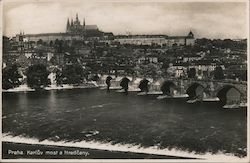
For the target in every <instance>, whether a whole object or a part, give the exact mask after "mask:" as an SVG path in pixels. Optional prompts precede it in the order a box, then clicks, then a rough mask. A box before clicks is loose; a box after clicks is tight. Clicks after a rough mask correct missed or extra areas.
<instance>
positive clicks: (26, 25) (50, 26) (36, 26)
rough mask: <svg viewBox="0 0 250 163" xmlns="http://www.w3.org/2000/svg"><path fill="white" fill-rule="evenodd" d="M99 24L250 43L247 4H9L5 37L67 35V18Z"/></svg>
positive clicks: (56, 0)
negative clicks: (191, 32) (77, 18)
mask: <svg viewBox="0 0 250 163" xmlns="http://www.w3.org/2000/svg"><path fill="white" fill-rule="evenodd" d="M76 13H78V15H79V19H80V21H81V23H82V22H83V19H84V18H85V21H86V24H88V25H90V24H96V25H97V26H98V27H99V29H100V30H101V31H104V32H113V33H114V34H127V33H128V32H129V33H131V34H166V35H170V36H174V35H177V36H180V35H187V34H188V33H189V31H190V30H192V31H193V33H194V34H195V37H197V38H203V37H205V38H212V39H218V38H220V39H225V38H231V39H241V38H247V30H248V27H247V18H248V17H247V14H248V13H247V2H246V1H245V2H243V1H241V2H240V1H239V2H173V1H172V2H167V1H160V2H157V1H156V2H152V1H151V2H150V1H145V2H143V1H137V2H133V1H124V0H123V1H119V0H118V1H107V0H103V1H91V2H87V1H82V0H81V1H80V0H72V1H66V0H37V1H35V0H22V2H20V0H19V1H18V0H7V1H4V5H3V16H4V19H3V25H4V26H3V34H4V35H6V36H8V37H12V36H15V35H16V34H18V33H20V31H24V32H25V33H26V34H27V33H29V34H36V33H59V32H65V31H66V23H67V18H70V19H71V18H73V19H75V14H76Z"/></svg>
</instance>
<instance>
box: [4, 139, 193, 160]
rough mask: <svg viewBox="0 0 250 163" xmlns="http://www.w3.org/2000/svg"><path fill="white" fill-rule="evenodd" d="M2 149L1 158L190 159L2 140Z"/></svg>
mask: <svg viewBox="0 0 250 163" xmlns="http://www.w3.org/2000/svg"><path fill="white" fill-rule="evenodd" d="M2 149H3V151H2V152H3V153H2V157H3V159H192V158H187V157H176V156H165V155H154V154H145V153H132V152H120V151H112V150H98V149H90V148H77V147H65V146H52V145H39V144H26V143H13V142H2ZM193 159H195V158H193Z"/></svg>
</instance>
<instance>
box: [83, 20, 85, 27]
mask: <svg viewBox="0 0 250 163" xmlns="http://www.w3.org/2000/svg"><path fill="white" fill-rule="evenodd" d="M83 26H85V18H84V19H83Z"/></svg>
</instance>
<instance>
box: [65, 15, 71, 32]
mask: <svg viewBox="0 0 250 163" xmlns="http://www.w3.org/2000/svg"><path fill="white" fill-rule="evenodd" d="M66 32H67V33H68V32H70V23H69V18H68V20H67V26H66Z"/></svg>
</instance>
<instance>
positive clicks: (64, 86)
mask: <svg viewBox="0 0 250 163" xmlns="http://www.w3.org/2000/svg"><path fill="white" fill-rule="evenodd" d="M98 87H100V86H99V85H98V84H97V83H96V82H87V83H83V84H81V85H70V84H62V85H60V86H59V85H50V86H48V87H45V88H44V90H63V89H79V88H98ZM32 91H35V89H32V88H30V87H28V86H27V85H26V84H25V85H20V86H19V87H16V88H13V89H7V90H4V89H3V90H2V92H32Z"/></svg>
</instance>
